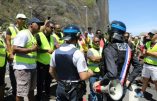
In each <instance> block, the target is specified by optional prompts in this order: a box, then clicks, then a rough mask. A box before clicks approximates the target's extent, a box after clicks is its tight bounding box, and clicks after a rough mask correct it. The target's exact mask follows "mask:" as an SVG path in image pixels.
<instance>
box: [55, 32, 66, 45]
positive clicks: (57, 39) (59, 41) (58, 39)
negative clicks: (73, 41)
mask: <svg viewBox="0 0 157 101" xmlns="http://www.w3.org/2000/svg"><path fill="white" fill-rule="evenodd" d="M60 33H61V32H60ZM53 37H54V38H55V39H56V41H57V42H58V43H59V45H61V44H63V43H64V40H61V39H60V38H59V37H58V36H57V35H56V34H55V33H53ZM61 37H63V33H61Z"/></svg>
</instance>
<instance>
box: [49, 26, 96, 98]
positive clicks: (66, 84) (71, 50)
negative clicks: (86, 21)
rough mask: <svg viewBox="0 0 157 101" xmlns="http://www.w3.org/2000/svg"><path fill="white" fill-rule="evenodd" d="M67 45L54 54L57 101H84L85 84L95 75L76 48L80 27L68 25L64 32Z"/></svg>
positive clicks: (52, 73)
mask: <svg viewBox="0 0 157 101" xmlns="http://www.w3.org/2000/svg"><path fill="white" fill-rule="evenodd" d="M63 33H64V37H63V38H64V40H65V43H64V44H63V45H61V46H60V48H58V49H57V50H55V51H54V52H53V53H52V58H51V60H50V70H49V72H50V74H51V75H52V76H53V77H54V78H55V79H56V80H57V82H58V86H57V90H56V95H57V99H56V100H57V101H82V96H83V94H84V93H85V89H86V86H85V82H84V80H86V79H88V78H89V77H90V76H93V75H94V73H93V72H92V71H91V70H88V68H87V65H86V61H85V58H84V55H83V53H82V52H81V51H80V50H78V49H77V48H76V47H75V44H76V43H77V40H78V36H79V34H80V29H79V27H77V26H75V25H68V26H66V27H65V28H64V30H63Z"/></svg>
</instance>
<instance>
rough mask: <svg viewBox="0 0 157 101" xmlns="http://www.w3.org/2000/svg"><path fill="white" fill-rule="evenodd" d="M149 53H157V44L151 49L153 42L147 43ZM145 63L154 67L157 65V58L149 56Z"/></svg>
mask: <svg viewBox="0 0 157 101" xmlns="http://www.w3.org/2000/svg"><path fill="white" fill-rule="evenodd" d="M146 47H147V51H148V52H157V43H156V44H155V45H154V46H153V47H152V48H151V41H149V42H147V43H146ZM144 62H145V63H148V64H152V65H157V58H156V57H153V56H147V57H145V58H144Z"/></svg>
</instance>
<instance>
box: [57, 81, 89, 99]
mask: <svg viewBox="0 0 157 101" xmlns="http://www.w3.org/2000/svg"><path fill="white" fill-rule="evenodd" d="M58 85H59V86H62V87H64V91H65V93H66V97H67V98H69V96H70V94H71V93H72V92H73V91H74V90H76V92H77V94H78V96H79V97H80V98H81V97H83V95H84V94H85V93H86V83H85V81H78V80H76V81H70V80H60V81H58Z"/></svg>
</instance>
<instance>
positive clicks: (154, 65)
mask: <svg viewBox="0 0 157 101" xmlns="http://www.w3.org/2000/svg"><path fill="white" fill-rule="evenodd" d="M145 64H147V65H151V66H157V65H153V64H150V63H146V62H145Z"/></svg>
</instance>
